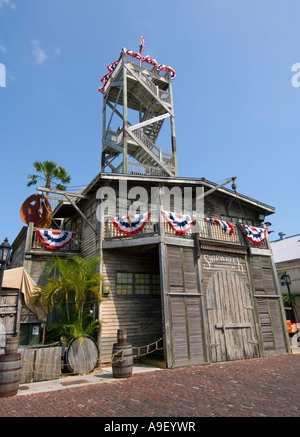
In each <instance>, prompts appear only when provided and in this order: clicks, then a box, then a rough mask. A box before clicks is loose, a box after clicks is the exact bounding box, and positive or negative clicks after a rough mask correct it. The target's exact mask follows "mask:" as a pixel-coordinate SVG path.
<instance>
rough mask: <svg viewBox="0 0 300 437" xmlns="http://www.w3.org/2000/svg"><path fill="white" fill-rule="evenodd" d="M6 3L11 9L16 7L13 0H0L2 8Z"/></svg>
mask: <svg viewBox="0 0 300 437" xmlns="http://www.w3.org/2000/svg"><path fill="white" fill-rule="evenodd" d="M5 5H7V6H9V7H10V9H16V4H15V3H13V2H12V1H11V0H0V8H2V6H5Z"/></svg>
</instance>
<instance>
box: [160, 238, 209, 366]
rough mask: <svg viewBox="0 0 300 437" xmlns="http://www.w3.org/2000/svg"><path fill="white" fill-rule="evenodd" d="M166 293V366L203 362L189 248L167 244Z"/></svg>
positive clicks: (195, 280) (198, 299) (195, 276)
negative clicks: (168, 346)
mask: <svg viewBox="0 0 300 437" xmlns="http://www.w3.org/2000/svg"><path fill="white" fill-rule="evenodd" d="M167 268H168V292H167V296H168V297H167V306H168V312H167V314H168V317H166V329H167V330H169V338H170V348H171V353H170V355H171V359H170V362H169V363H168V366H169V367H177V366H185V365H191V364H200V363H203V362H205V361H206V359H205V355H206V354H205V351H204V341H203V322H202V300H201V298H202V296H201V294H200V292H199V286H198V274H197V267H196V264H195V260H194V250H193V249H192V248H182V247H172V246H168V247H167Z"/></svg>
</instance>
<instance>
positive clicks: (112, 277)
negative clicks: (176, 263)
mask: <svg viewBox="0 0 300 437" xmlns="http://www.w3.org/2000/svg"><path fill="white" fill-rule="evenodd" d="M145 249H146V247H142V248H140V249H139V250H137V249H127V250H125V249H118V250H104V251H103V278H104V282H105V283H106V282H107V283H109V286H110V294H109V296H107V297H106V296H103V299H102V303H101V312H100V319H101V340H100V358H101V361H102V362H110V360H111V353H112V348H113V343H115V342H116V341H117V331H118V329H126V330H127V340H128V342H129V343H131V344H132V346H133V347H134V348H136V347H139V346H144V345H147V344H150V343H152V342H154V341H157V340H158V339H159V338H161V337H162V317H161V299H160V296H154V297H150V296H147V295H145V296H142V297H141V296H117V295H116V292H115V291H116V274H117V272H126V271H127V272H136V273H155V274H159V264H158V250H157V248H155V249H152V250H149V251H148V250H145ZM133 352H134V354H136V353H137V350H136V349H134V351H133Z"/></svg>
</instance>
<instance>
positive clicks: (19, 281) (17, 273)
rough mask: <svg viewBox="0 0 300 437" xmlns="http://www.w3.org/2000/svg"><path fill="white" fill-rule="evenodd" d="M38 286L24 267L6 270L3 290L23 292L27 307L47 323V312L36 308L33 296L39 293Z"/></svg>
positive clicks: (41, 307)
mask: <svg viewBox="0 0 300 437" xmlns="http://www.w3.org/2000/svg"><path fill="white" fill-rule="evenodd" d="M37 287H38V286H37V284H36V283H35V281H34V280H33V279H32V278H31V276H30V275H29V274H28V273H27V272H26V270H25V269H24V267H18V268H16V269H7V270H4V275H3V283H2V288H11V289H16V290H21V292H22V293H23V295H24V300H25V304H26V306H27V307H28V308H29V309H30V311H32V312H33V313H35V314H36V315H37V317H38V319H39V320H40V321H41V322H44V321H46V315H47V310H46V309H45V308H44V307H43V306H38V307H37V306H35V305H33V303H32V296H33V294H34V293H35V292H36V291H37Z"/></svg>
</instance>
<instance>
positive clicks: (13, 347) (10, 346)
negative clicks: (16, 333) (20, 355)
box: [5, 337, 19, 355]
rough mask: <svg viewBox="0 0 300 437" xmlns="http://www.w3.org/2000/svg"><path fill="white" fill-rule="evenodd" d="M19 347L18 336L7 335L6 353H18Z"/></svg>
mask: <svg viewBox="0 0 300 437" xmlns="http://www.w3.org/2000/svg"><path fill="white" fill-rule="evenodd" d="M18 347H19V339H18V337H7V339H6V343H5V354H6V355H10V354H16V353H17V351H18Z"/></svg>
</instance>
